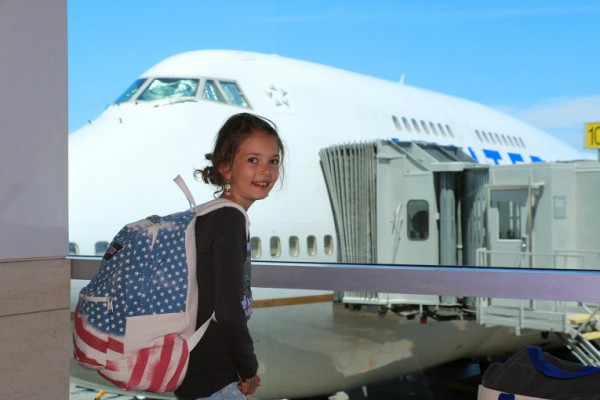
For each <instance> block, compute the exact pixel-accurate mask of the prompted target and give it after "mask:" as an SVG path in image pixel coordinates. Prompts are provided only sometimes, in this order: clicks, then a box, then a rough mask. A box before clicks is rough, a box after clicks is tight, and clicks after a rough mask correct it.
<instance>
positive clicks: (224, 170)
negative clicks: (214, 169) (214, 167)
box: [219, 163, 231, 181]
mask: <svg viewBox="0 0 600 400" xmlns="http://www.w3.org/2000/svg"><path fill="white" fill-rule="evenodd" d="M219 173H220V174H221V176H222V177H223V178H224V179H225V180H226V181H229V180H231V166H230V165H229V164H226V163H223V164H221V166H220V167H219Z"/></svg>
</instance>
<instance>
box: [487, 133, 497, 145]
mask: <svg viewBox="0 0 600 400" xmlns="http://www.w3.org/2000/svg"><path fill="white" fill-rule="evenodd" d="M489 135H490V140H491V141H492V143H494V144H496V138H495V137H494V134H493V133H491V132H490V133H489ZM498 144H500V143H498Z"/></svg>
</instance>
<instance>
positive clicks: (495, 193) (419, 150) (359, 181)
mask: <svg viewBox="0 0 600 400" xmlns="http://www.w3.org/2000/svg"><path fill="white" fill-rule="evenodd" d="M320 157H321V166H322V169H323V175H324V177H325V181H326V184H327V188H328V192H329V197H330V200H331V207H332V210H333V215H334V219H335V224H336V233H337V236H338V241H337V243H338V246H339V248H338V255H339V256H338V257H339V260H338V261H339V262H343V263H366V264H369V263H377V264H391V265H394V264H407V265H443V266H456V267H460V266H477V267H481V268H491V267H495V268H498V267H501V268H526V269H536V268H542V269H586V270H600V245H599V242H598V238H599V237H600V213H599V212H598V211H597V200H598V199H600V163H598V162H596V161H573V162H540V163H530V164H516V165H502V166H500V165H481V164H478V163H476V162H475V161H474V160H473V159H472V158H471V157H469V156H468V155H467V154H465V153H464V152H463V151H462V150H460V149H459V148H457V147H453V146H441V145H436V144H431V143H422V142H398V141H389V140H379V141H374V142H363V143H353V144H343V145H337V146H330V147H327V148H324V149H322V150H321V151H320ZM549 290H551V288H549ZM337 297H338V298H339V299H340V300H341V301H342V302H344V303H345V304H347V305H348V306H349V307H353V308H360V307H365V306H366V307H370V308H376V309H377V310H378V311H379V312H386V311H389V310H392V311H394V312H398V313H399V314H401V315H406V316H410V317H414V316H416V315H430V316H433V317H435V318H439V319H452V318H476V319H477V321H478V322H479V323H481V324H486V325H502V326H511V327H514V328H515V330H516V332H517V333H519V332H520V331H521V330H523V329H536V330H540V331H544V332H555V333H556V334H557V335H558V336H559V337H560V338H561V339H562V340H563V341H564V343H565V345H566V346H567V347H568V348H569V349H570V350H571V351H572V353H573V354H574V355H575V356H576V357H577V358H578V359H579V360H580V361H582V362H583V363H585V364H587V365H596V366H600V351H599V350H598V346H597V344H596V343H598V341H599V340H600V304H589V303H578V302H565V301H550V300H535V299H526V300H522V299H496V298H474V297H460V298H459V297H455V296H451V295H449V294H445V295H443V296H436V295H415V294H398V293H375V292H343V293H339V294H338V296H337Z"/></svg>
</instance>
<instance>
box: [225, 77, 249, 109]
mask: <svg viewBox="0 0 600 400" xmlns="http://www.w3.org/2000/svg"><path fill="white" fill-rule="evenodd" d="M219 83H220V84H221V87H222V88H223V91H224V92H225V95H226V96H227V98H228V99H229V101H230V102H231V103H233V104H235V105H238V106H240V107H245V108H250V105H249V104H248V102H247V101H246V98H245V97H244V94H243V93H242V91H241V90H240V88H239V87H238V85H237V84H236V83H235V82H223V81H219Z"/></svg>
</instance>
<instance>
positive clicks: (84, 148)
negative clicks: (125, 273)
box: [69, 50, 582, 398]
mask: <svg viewBox="0 0 600 400" xmlns="http://www.w3.org/2000/svg"><path fill="white" fill-rule="evenodd" d="M155 79H159V80H160V82H155V81H154V80H155ZM153 82H155V83H153ZM156 83H158V85H155V84H156ZM138 84H139V85H137V86H136V87H137V90H131V91H129V92H127V93H129V96H128V97H125V98H121V99H120V100H118V101H117V102H116V103H114V104H111V105H109V106H108V107H107V108H106V110H105V111H104V112H103V113H102V114H101V115H100V116H99V117H98V118H97V119H95V120H93V121H90V122H89V123H88V124H87V125H86V126H84V127H82V128H81V129H79V130H78V131H76V132H74V133H72V134H71V135H70V137H69V157H70V159H69V162H70V168H69V185H70V191H69V205H70V241H71V242H72V243H75V244H76V245H77V248H78V253H79V254H83V255H94V254H96V253H98V252H100V253H102V252H103V248H102V247H103V244H102V243H100V244H99V245H98V246H99V247H98V248H97V247H96V246H97V245H96V244H97V243H98V242H103V241H106V242H109V241H110V240H111V239H112V237H113V236H114V235H115V233H116V232H117V231H118V230H119V229H120V227H122V226H123V225H124V224H126V223H129V222H132V221H134V220H137V219H141V218H143V217H145V216H148V215H151V214H168V213H172V212H175V211H180V210H183V209H185V208H186V207H187V201H186V200H185V197H184V196H183V194H181V193H180V191H179V189H178V188H177V186H176V185H175V184H174V183H173V182H172V179H173V178H174V177H175V176H176V175H178V174H181V175H182V176H184V178H188V179H187V181H188V185H189V186H190V188H191V189H192V192H193V194H194V197H195V198H196V201H197V202H198V203H201V202H204V201H208V200H210V199H211V198H212V196H213V191H214V189H213V188H211V187H208V186H207V185H205V184H204V183H193V182H192V174H193V171H194V169H195V168H203V167H204V166H205V161H204V155H205V154H206V153H209V152H210V151H211V149H212V145H213V141H214V137H215V135H216V133H217V131H218V130H219V128H220V127H221V125H222V124H223V122H224V121H225V120H226V119H227V118H228V117H229V116H231V115H232V114H235V113H238V112H251V113H256V114H258V115H261V116H264V117H267V118H269V119H271V120H272V121H274V122H275V123H276V124H277V127H278V130H279V132H280V134H281V137H282V139H283V141H284V143H285V145H286V148H287V153H286V160H285V162H284V167H285V174H284V176H285V177H284V182H283V184H282V187H281V188H277V187H276V188H275V189H274V190H273V191H272V192H271V194H270V196H269V198H268V199H266V200H263V201H259V202H256V203H255V204H254V205H253V206H252V208H251V209H250V211H249V215H250V220H251V226H250V231H251V236H252V237H253V238H254V243H253V244H254V245H255V251H256V253H255V254H254V255H255V256H257V257H256V258H258V259H260V260H267V261H271V260H273V261H310V262H335V261H337V254H336V243H335V227H334V221H333V217H332V212H331V207H330V202H329V198H328V194H327V189H326V186H325V183H324V179H323V176H322V172H321V168H320V165H319V150H320V149H322V148H324V147H327V146H330V145H335V144H341V143H345V142H355V141H369V140H374V139H382V138H388V139H398V140H402V141H411V140H415V141H428V142H435V143H438V144H442V145H454V146H457V147H460V148H462V149H463V150H464V151H465V152H466V153H467V154H470V155H471V156H472V157H473V158H474V159H476V160H477V161H478V162H481V163H489V164H514V163H520V162H537V161H555V160H571V159H578V158H582V155H581V153H580V152H578V151H576V150H575V149H572V148H570V147H569V146H567V145H566V144H564V143H562V142H560V141H559V140H557V139H555V138H553V137H551V136H549V135H547V134H545V133H543V132H541V131H539V130H537V129H535V128H532V127H530V126H528V125H526V124H524V123H522V122H520V121H518V120H516V119H514V118H511V117H509V116H507V115H504V114H502V113H500V112H498V111H495V110H493V109H490V108H487V107H485V106H482V105H479V104H476V103H473V102H470V101H467V100H463V99H459V98H456V97H451V96H447V95H443V94H439V93H435V92H431V91H427V90H422V89H418V88H414V87H411V86H408V85H405V84H401V83H394V82H389V81H384V80H381V79H376V78H372V77H368V76H364V75H359V74H355V73H351V72H347V71H343V70H339V69H335V68H330V67H325V66H321V65H317V64H312V63H307V62H303V61H298V60H292V59H288V58H283V57H279V56H275V55H264V54H257V53H249V52H237V51H221V50H209V51H193V52H188V53H182V54H179V55H176V56H173V57H171V58H168V59H166V60H164V61H162V62H161V63H159V64H157V65H156V66H154V67H152V68H151V69H150V70H148V71H147V72H145V73H144V74H142V75H141V77H140V80H139V81H138ZM153 85H154V86H153ZM146 89H149V90H148V91H146ZM195 89H197V91H195ZM190 90H191V92H190ZM237 90H240V91H241V93H243V95H242V96H240V95H239V93H238V92H237ZM148 92H152V93H151V94H148V95H147V97H146V99H145V100H143V99H141V98H140V96H142V97H143V96H145V95H144V93H148ZM192 92H193V93H195V95H193V96H191V95H189V94H190V93H192ZM228 94H229V95H228ZM203 95H204V97H205V98H203ZM192 183H193V184H192ZM291 238H295V239H294V240H292V239H291ZM331 238H333V242H332V241H331ZM105 244H106V243H105ZM105 244H104V245H105ZM75 286H76V285H74V289H73V290H72V292H73V293H74V295H75V296H76V295H77V293H78V290H75V289H76V288H75ZM322 293H323V292H315V291H292V290H275V289H260V288H257V289H255V290H254V296H255V299H257V300H261V299H273V298H290V297H294V296H309V295H320V294H322ZM74 299H76V297H74ZM250 329H251V333H252V336H253V337H254V338H255V341H256V350H257V355H258V358H259V362H260V364H261V374H262V375H263V387H262V388H261V389H260V391H259V392H258V393H257V395H258V396H260V397H261V398H263V397H264V398H277V397H299V396H308V395H314V394H319V393H333V392H335V391H336V390H338V389H340V388H347V387H353V386H359V385H363V384H366V383H369V382H374V381H377V380H381V379H386V378H391V377H393V376H399V375H402V374H404V373H409V372H414V371H415V370H420V369H423V368H426V367H430V366H434V365H437V364H441V363H444V362H448V361H451V360H454V359H458V358H461V357H469V356H474V355H485V354H490V353H494V352H502V351H512V350H516V349H518V348H519V347H520V346H522V345H523V344H524V343H529V342H531V341H535V340H538V339H539V335H537V334H536V335H535V337H534V336H528V335H526V334H524V335H521V336H515V335H514V332H511V331H510V330H509V329H507V328H489V327H483V326H480V325H478V324H477V323H475V322H472V321H448V322H435V321H433V322H429V323H427V324H419V322H418V321H406V320H404V321H400V320H399V319H398V318H396V319H393V318H390V317H386V318H380V317H377V316H376V315H374V314H370V313H366V312H353V313H352V312H351V311H348V310H344V308H343V306H342V305H340V304H334V303H332V302H331V301H329V302H321V303H312V304H304V305H291V306H282V307H269V308H257V309H256V310H255V313H254V315H253V318H252V319H251V321H250ZM442 332H443V334H444V340H443V341H442V340H439V336H438V335H439V334H442ZM73 375H74V376H78V375H79V376H80V377H81V376H85V379H89V380H91V379H92V378H91V375H85V374H84V375H81V371H74V372H73ZM300 377H302V379H300Z"/></svg>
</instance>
